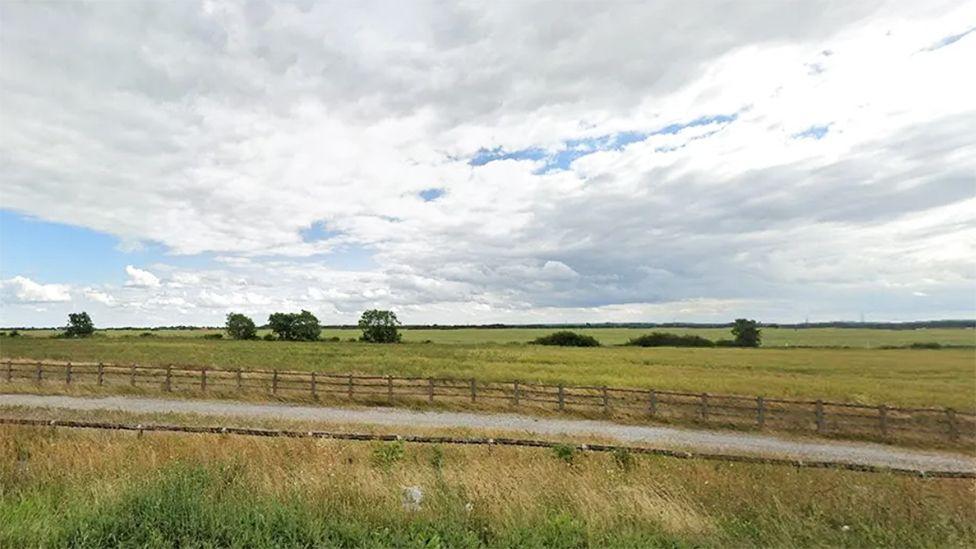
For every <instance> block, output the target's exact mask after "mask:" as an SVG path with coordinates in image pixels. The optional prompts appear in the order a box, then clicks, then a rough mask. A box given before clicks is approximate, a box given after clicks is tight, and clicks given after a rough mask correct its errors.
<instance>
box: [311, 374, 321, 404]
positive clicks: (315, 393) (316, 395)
mask: <svg viewBox="0 0 976 549" xmlns="http://www.w3.org/2000/svg"><path fill="white" fill-rule="evenodd" d="M310 386H311V388H312V398H314V399H315V400H318V398H319V394H318V392H316V387H315V372H312V382H311V384H310Z"/></svg>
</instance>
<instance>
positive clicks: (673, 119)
mask: <svg viewBox="0 0 976 549" xmlns="http://www.w3.org/2000/svg"><path fill="white" fill-rule="evenodd" d="M974 59H976V2H974V1H962V2H960V1H953V2H942V1H938V0H935V1H926V2H918V1H904V2H878V1H849V2H821V1H814V0H803V1H797V2H793V1H775V2H768V1H755V2H738V3H734V4H730V3H728V2H709V1H704V2H687V1H683V0H681V1H657V2H593V3H588V2H563V3H551V2H550V3H546V2H530V1H525V2H459V3H447V2H443V3H442V2H412V1H411V2H315V1H306V0H295V1H281V2H263V1H254V2H220V1H204V2H191V1H181V2H94V3H80V2H47V3H42V2H13V1H5V2H3V3H0V325H3V326H57V325H63V324H64V323H65V322H66V319H67V314H68V313H69V312H75V311H82V310H84V311H87V312H88V313H89V314H90V315H91V316H92V318H93V320H94V321H95V324H96V326H104V327H108V326H154V325H176V324H197V325H218V324H222V322H223V319H224V317H225V316H226V314H227V313H228V312H231V311H234V312H242V313H245V314H248V315H252V316H253V317H254V318H255V319H256V320H257V321H258V322H259V323H261V322H264V321H265V319H266V318H267V315H268V314H269V313H271V312H275V311H298V310H299V309H308V310H310V311H312V312H313V313H314V314H315V315H316V316H318V318H319V319H320V321H322V322H323V323H330V324H331V323H352V322H355V321H356V319H357V318H358V317H359V314H360V313H361V312H362V311H363V310H365V309H370V308H382V309H392V310H394V311H396V312H397V314H398V316H399V318H400V319H401V320H402V321H403V322H406V323H411V324H420V323H441V324H482V323H495V322H504V323H534V322H553V323H558V322H635V321H645V322H672V321H678V322H715V321H729V320H731V319H733V318H736V317H743V316H744V317H749V318H756V319H759V320H763V321H767V322H802V321H804V320H810V321H825V320H859V319H861V318H865V319H866V320H873V321H904V320H920V319H943V318H973V317H974V316H976V99H974V98H976V71H974V70H973V60H974Z"/></svg>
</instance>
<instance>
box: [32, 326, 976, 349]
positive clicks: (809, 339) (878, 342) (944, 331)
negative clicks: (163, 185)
mask: <svg viewBox="0 0 976 549" xmlns="http://www.w3.org/2000/svg"><path fill="white" fill-rule="evenodd" d="M572 330H573V331H574V332H579V333H584V334H587V335H591V336H593V337H595V338H597V339H598V340H599V341H600V342H601V343H602V344H604V345H620V344H623V343H626V342H627V341H628V340H629V339H631V338H633V337H636V336H639V335H642V334H646V333H650V332H668V333H675V334H695V335H699V336H701V337H705V338H708V339H711V340H719V339H731V335H730V334H729V330H728V329H727V328H583V329H575V328H573V329H572ZM554 331H556V329H555V328H486V329H476V328H459V329H450V330H446V329H445V330H432V329H417V330H411V329H404V330H402V333H403V340H404V341H405V342H415V343H422V342H425V341H430V342H432V343H445V344H447V343H450V344H468V345H473V344H478V343H527V342H529V341H531V340H533V339H535V338H537V337H539V336H543V335H546V334H550V333H552V332H554ZM146 332H147V330H102V331H99V332H98V335H104V336H106V337H134V336H138V335H139V334H142V333H146ZM21 333H22V334H23V335H24V336H26V337H50V336H52V335H54V334H55V333H56V332H54V331H53V330H26V331H22V332H21ZM149 333H152V334H153V335H155V336H156V337H203V336H204V335H207V334H217V333H223V331H222V330H219V329H212V328H211V329H197V330H152V331H149ZM267 333H270V330H259V332H258V335H259V336H263V335H265V334H267ZM762 334H763V346H764V347H796V346H801V347H856V348H872V347H883V346H904V345H910V344H912V343H939V344H941V345H963V346H970V347H972V346H976V330H974V329H971V328H922V329H916V330H874V329H858V328H808V329H801V330H797V329H792V328H763V329H762ZM359 336H360V332H359V330H355V329H326V330H323V331H322V338H323V339H326V338H330V337H338V338H340V339H342V340H344V341H345V340H347V339H349V338H354V339H355V338H358V337H359Z"/></svg>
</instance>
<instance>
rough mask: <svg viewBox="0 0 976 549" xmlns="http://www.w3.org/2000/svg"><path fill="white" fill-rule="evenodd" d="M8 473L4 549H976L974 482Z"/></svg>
mask: <svg viewBox="0 0 976 549" xmlns="http://www.w3.org/2000/svg"><path fill="white" fill-rule="evenodd" d="M144 419H145V418H142V419H140V421H142V420H144ZM309 428H311V426H309ZM217 441H219V443H215V442H217ZM92 456H97V459H92ZM0 464H2V465H0V486H2V487H3V488H2V490H0V546H11V547H16V546H63V545H68V544H70V545H72V546H78V547H102V546H106V545H113V546H114V545H121V546H143V545H160V544H162V543H163V541H164V540H165V543H166V544H168V545H195V544H199V543H202V542H203V540H207V541H208V542H209V543H212V544H215V545H218V546H267V545H276V546H312V545H315V546H319V545H323V546H364V545H365V546H384V547H385V546H401V547H402V546H425V547H439V546H447V547H471V546H499V547H512V546H533V547H534V546H555V547H579V546H628V547H634V546H703V545H704V546H754V545H764V546H797V545H799V546H812V545H816V546H899V547H931V546H939V547H947V546H960V547H961V546H971V545H972V544H973V543H976V529H974V526H973V525H974V524H976V509H974V507H973V505H972V501H973V497H974V484H973V482H972V481H971V480H936V479H918V478H910V477H898V476H893V475H888V474H869V473H857V472H844V471H830V470H810V469H794V468H788V467H781V466H768V465H751V464H738V463H736V464H729V463H712V462H702V461H693V460H691V461H685V460H674V459H669V458H663V457H652V456H639V455H631V456H627V455H614V454H595V453H582V454H581V453H577V454H575V455H573V454H567V453H557V452H554V451H551V450H548V449H538V448H504V447H496V448H483V447H459V446H448V445H445V446H421V445H416V444H410V443H407V444H400V443H364V442H349V441H330V440H288V439H247V438H243V437H234V436H226V435H224V436H221V435H178V434H163V433H147V434H146V436H136V435H135V434H131V433H128V434H126V433H111V432H90V431H74V432H67V431H65V430H57V431H54V430H51V429H47V428H44V429H38V428H22V427H3V428H0ZM500 471H501V472H503V473H501V474H500V473H499V472H500ZM405 486H417V487H418V488H420V489H421V490H422V491H423V503H422V505H420V506H419V508H413V509H411V508H409V507H405V506H404V505H403V504H402V502H401V498H402V492H403V487H405Z"/></svg>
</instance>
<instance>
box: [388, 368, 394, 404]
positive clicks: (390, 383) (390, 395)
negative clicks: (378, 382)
mask: <svg viewBox="0 0 976 549" xmlns="http://www.w3.org/2000/svg"><path fill="white" fill-rule="evenodd" d="M386 401H387V402H389V403H390V404H393V376H391V375H388V376H386Z"/></svg>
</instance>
